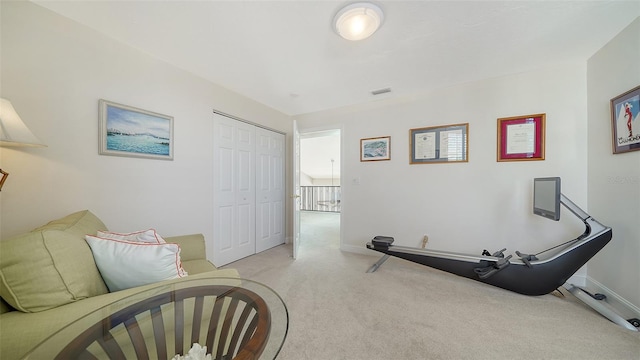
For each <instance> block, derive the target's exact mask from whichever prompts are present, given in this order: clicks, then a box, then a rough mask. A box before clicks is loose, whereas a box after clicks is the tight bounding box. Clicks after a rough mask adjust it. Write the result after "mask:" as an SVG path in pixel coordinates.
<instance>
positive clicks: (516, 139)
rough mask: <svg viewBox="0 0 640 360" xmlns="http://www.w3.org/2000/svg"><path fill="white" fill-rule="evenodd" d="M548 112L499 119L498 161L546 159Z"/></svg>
mask: <svg viewBox="0 0 640 360" xmlns="http://www.w3.org/2000/svg"><path fill="white" fill-rule="evenodd" d="M545 118H546V114H534V115H523V116H514V117H507V118H500V119H498V137H497V138H498V146H497V148H498V161H530V160H544V132H545Z"/></svg>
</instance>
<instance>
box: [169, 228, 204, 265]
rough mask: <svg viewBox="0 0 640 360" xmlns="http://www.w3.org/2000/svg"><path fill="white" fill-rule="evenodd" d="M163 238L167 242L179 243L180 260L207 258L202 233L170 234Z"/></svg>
mask: <svg viewBox="0 0 640 360" xmlns="http://www.w3.org/2000/svg"><path fill="white" fill-rule="evenodd" d="M164 239H165V241H166V242H168V243H176V244H178V245H180V259H182V261H189V260H206V259H207V255H206V254H207V253H206V251H205V243H204V235H202V234H191V235H182V236H171V237H165V238H164Z"/></svg>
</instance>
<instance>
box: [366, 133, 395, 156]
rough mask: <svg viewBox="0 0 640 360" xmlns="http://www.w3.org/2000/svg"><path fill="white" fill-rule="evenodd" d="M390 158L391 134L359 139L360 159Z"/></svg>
mask: <svg viewBox="0 0 640 360" xmlns="http://www.w3.org/2000/svg"><path fill="white" fill-rule="evenodd" d="M390 159H391V136H383V137H376V138H368V139H360V161H380V160H390Z"/></svg>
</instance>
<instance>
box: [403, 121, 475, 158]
mask: <svg viewBox="0 0 640 360" xmlns="http://www.w3.org/2000/svg"><path fill="white" fill-rule="evenodd" d="M409 144H410V145H409V146H410V149H409V154H410V157H409V163H410V164H433V163H452V162H468V159H469V123H465V124H454V125H442V126H432V127H423V128H417V129H410V130H409Z"/></svg>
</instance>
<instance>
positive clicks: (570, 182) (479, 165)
mask: <svg viewBox="0 0 640 360" xmlns="http://www.w3.org/2000/svg"><path fill="white" fill-rule="evenodd" d="M585 73H586V63H572V64H565V65H560V66H558V67H555V68H551V69H545V70H540V71H536V72H530V73H526V74H519V75H514V76H509V77H503V78H497V79H490V80H485V81H480V82H476V83H470V84H464V85H460V86H456V87H452V88H448V89H444V90H441V91H439V92H437V93H429V94H422V95H420V96H415V97H412V98H406V99H402V100H398V101H393V100H389V101H380V102H374V103H371V104H367V105H362V106H354V107H348V108H343V109H338V110H334V111H325V112H319V113H313V114H306V115H303V116H297V117H296V118H297V120H298V124H299V125H298V126H299V128H300V129H301V130H300V131H301V132H304V129H306V128H315V127H319V126H321V125H322V124H326V123H339V124H341V125H342V126H343V133H342V134H343V137H344V139H343V141H344V142H343V150H342V151H343V159H342V160H343V163H342V164H343V165H342V169H341V180H342V181H341V185H342V211H343V213H342V216H343V217H342V222H341V224H342V230H343V249H345V250H351V251H365V252H369V253H373V252H372V251H369V250H366V249H365V243H366V242H367V241H369V240H370V239H371V238H372V237H373V236H375V235H389V236H394V237H395V239H396V244H400V245H406V246H418V245H419V244H420V243H421V240H422V237H423V235H424V234H428V235H429V237H430V240H429V244H428V247H429V248H431V249H439V250H449V251H456V252H464V253H476V254H480V253H481V252H482V250H483V249H485V248H486V249H488V250H490V251H495V250H499V249H501V248H504V247H506V248H508V251H510V252H512V253H513V252H515V250H520V251H524V252H532V253H533V252H538V251H541V250H544V249H546V248H548V247H550V246H552V245H555V244H558V243H560V242H562V241H566V240H569V239H572V238H574V237H576V236H578V235H580V234H581V233H582V232H583V231H584V225H583V224H582V223H581V222H580V220H578V219H577V218H576V217H575V216H573V215H572V214H570V213H568V212H564V213H563V216H562V219H561V221H560V222H559V223H556V222H553V221H549V220H546V219H543V218H541V217H537V216H535V215H532V210H531V207H532V183H533V180H532V179H533V178H534V177H541V176H561V177H562V181H563V192H564V193H565V194H566V195H567V196H568V197H569V198H570V199H572V200H573V201H574V202H576V203H577V204H579V205H582V206H584V207H585V208H586V200H587V127H586V118H587V116H586V78H585ZM536 113H546V115H547V121H546V160H544V161H519V162H506V163H505V162H501V163H498V162H497V161H496V141H497V140H496V137H497V119H498V118H501V117H509V116H519V115H527V114H536ZM465 122H468V123H469V162H468V163H453V164H420V165H410V164H409V153H408V151H409V129H411V128H419V127H427V126H436V125H445V124H456V123H465ZM378 136H391V144H392V145H391V146H392V149H391V154H392V156H391V160H390V161H379V162H360V160H359V144H360V139H362V138H370V137H378ZM357 182H359V185H357V184H356V183H357ZM373 254H374V255H379V254H378V253H373Z"/></svg>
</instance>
